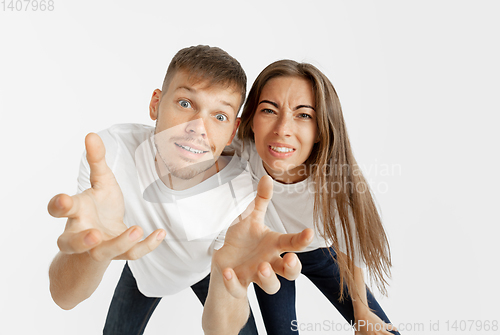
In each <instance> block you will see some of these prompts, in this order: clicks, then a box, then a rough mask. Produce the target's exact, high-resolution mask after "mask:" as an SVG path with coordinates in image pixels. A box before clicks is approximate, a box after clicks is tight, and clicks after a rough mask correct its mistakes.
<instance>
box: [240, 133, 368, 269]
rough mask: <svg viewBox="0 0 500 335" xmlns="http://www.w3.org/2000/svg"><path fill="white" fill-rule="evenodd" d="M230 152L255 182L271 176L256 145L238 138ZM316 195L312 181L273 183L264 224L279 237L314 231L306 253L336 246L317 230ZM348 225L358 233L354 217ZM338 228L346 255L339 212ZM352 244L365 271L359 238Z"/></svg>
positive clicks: (337, 218) (354, 254)
mask: <svg viewBox="0 0 500 335" xmlns="http://www.w3.org/2000/svg"><path fill="white" fill-rule="evenodd" d="M231 149H234V151H235V153H236V154H237V155H239V156H241V159H242V160H245V161H248V162H249V164H250V167H251V173H252V178H253V179H254V181H258V180H260V178H262V177H263V176H266V175H268V173H267V171H266V170H265V168H264V166H263V162H262V159H261V158H260V156H259V154H258V153H257V150H256V148H255V143H253V142H249V141H246V142H245V143H244V145H243V142H242V141H241V140H240V139H238V138H236V137H235V138H234V140H233V143H232V144H231ZM314 192H315V189H314V184H313V183H312V180H311V179H310V178H307V179H305V180H303V181H300V182H298V183H294V184H283V183H280V182H278V181H276V180H273V197H272V199H271V202H270V204H269V206H268V209H267V212H266V217H265V224H266V225H267V226H268V227H269V228H271V229H272V230H274V231H277V232H279V233H287V234H288V233H299V232H301V231H302V230H304V229H306V228H311V229H313V230H314V239H313V241H312V242H311V244H309V246H308V247H307V248H306V249H304V250H303V252H305V251H312V250H315V249H318V248H327V247H330V246H331V245H332V244H333V243H332V241H331V240H325V239H324V238H323V237H322V225H321V224H320V225H319V226H320V227H318V228H316V227H314ZM349 221H350V223H351V231H353V232H355V231H356V227H355V225H354V218H353V217H352V215H351V217H350V220H349ZM335 224H336V230H337V239H338V242H339V249H340V251H341V252H343V253H347V246H346V244H345V241H344V234H343V230H342V228H341V223H340V217H339V215H338V213H337V212H336V218H335ZM353 243H354V249H355V250H354V253H353V256H354V263H355V265H356V266H358V267H365V264H364V262H363V261H362V258H361V255H360V253H359V250H360V248H359V242H358V239H357V236H355V238H353Z"/></svg>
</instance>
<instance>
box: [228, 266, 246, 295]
mask: <svg viewBox="0 0 500 335" xmlns="http://www.w3.org/2000/svg"><path fill="white" fill-rule="evenodd" d="M222 277H223V280H224V286H225V287H226V290H227V291H228V292H229V294H231V295H232V296H233V297H235V298H236V299H242V298H244V297H246V296H247V290H246V288H245V287H244V286H243V285H241V283H240V281H239V280H238V277H237V276H236V273H235V272H234V270H233V269H229V268H228V269H225V270H223V271H222Z"/></svg>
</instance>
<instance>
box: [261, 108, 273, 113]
mask: <svg viewBox="0 0 500 335" xmlns="http://www.w3.org/2000/svg"><path fill="white" fill-rule="evenodd" d="M262 112H264V113H265V114H274V111H273V110H272V109H269V108H264V109H263V110H262Z"/></svg>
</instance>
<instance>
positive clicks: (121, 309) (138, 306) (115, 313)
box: [103, 263, 161, 335]
mask: <svg viewBox="0 0 500 335" xmlns="http://www.w3.org/2000/svg"><path fill="white" fill-rule="evenodd" d="M160 300H161V298H149V297H146V296H144V295H143V294H142V293H141V292H140V291H139V289H138V288H137V282H136V281H135V278H134V276H133V275H132V272H131V271H130V268H129V266H128V264H127V263H126V264H125V267H124V268H123V272H122V275H121V277H120V280H119V281H118V285H117V286H116V289H115V293H114V294H113V299H112V300H111V305H110V306H109V310H108V316H107V317H106V324H105V325H104V330H103V334H104V335H106V334H113V335H141V334H143V333H144V329H145V328H146V325H147V323H148V321H149V318H150V317H151V315H152V314H153V311H154V310H155V308H156V306H158V304H159V303H160Z"/></svg>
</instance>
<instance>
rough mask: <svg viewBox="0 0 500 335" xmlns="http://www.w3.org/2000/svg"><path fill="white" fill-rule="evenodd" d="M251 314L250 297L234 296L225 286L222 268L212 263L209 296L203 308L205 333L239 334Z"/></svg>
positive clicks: (218, 334)
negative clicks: (239, 297) (238, 297)
mask: <svg viewBox="0 0 500 335" xmlns="http://www.w3.org/2000/svg"><path fill="white" fill-rule="evenodd" d="M249 315H250V307H249V305H248V299H247V298H246V297H244V298H241V299H237V298H235V297H233V296H232V295H231V294H230V293H229V292H228V291H227V290H226V287H225V286H224V279H223V278H222V272H221V270H220V269H219V268H218V267H217V266H215V265H212V272H211V274H210V286H209V289H208V296H207V300H206V302H205V307H204V309H203V321H202V324H203V330H204V332H205V334H206V335H211V334H217V335H226V334H227V335H234V334H238V332H239V331H240V330H241V329H242V328H243V326H244V325H245V323H246V322H247V320H248V316H249Z"/></svg>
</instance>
